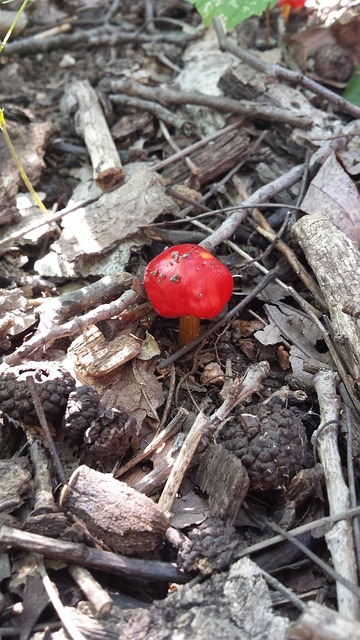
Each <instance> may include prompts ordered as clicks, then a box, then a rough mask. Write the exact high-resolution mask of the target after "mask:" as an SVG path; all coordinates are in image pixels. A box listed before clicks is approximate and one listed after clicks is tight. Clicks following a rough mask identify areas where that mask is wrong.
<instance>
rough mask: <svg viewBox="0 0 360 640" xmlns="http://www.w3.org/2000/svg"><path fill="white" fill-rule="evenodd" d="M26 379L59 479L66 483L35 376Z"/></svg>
mask: <svg viewBox="0 0 360 640" xmlns="http://www.w3.org/2000/svg"><path fill="white" fill-rule="evenodd" d="M26 381H27V385H28V387H29V390H30V393H31V397H32V401H33V403H34V407H35V410H36V413H37V416H38V418H39V423H40V426H41V429H42V431H43V434H44V438H45V441H46V444H47V447H48V449H49V453H50V456H51V460H52V463H53V465H54V469H55V471H56V474H57V477H58V480H59V481H60V482H61V484H65V483H66V477H65V473H64V470H63V468H62V464H61V462H60V458H59V455H58V452H57V450H56V447H55V444H54V440H53V437H52V435H51V433H50V429H49V425H48V423H47V420H46V416H45V411H44V408H43V406H42V403H41V400H40V396H39V393H38V390H37V387H36V384H35V381H34V378H33V377H32V376H28V377H27V380H26Z"/></svg>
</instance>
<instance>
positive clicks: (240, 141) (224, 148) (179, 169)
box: [163, 131, 250, 185]
mask: <svg viewBox="0 0 360 640" xmlns="http://www.w3.org/2000/svg"><path fill="white" fill-rule="evenodd" d="M249 144H250V138H249V136H248V135H247V134H246V133H244V132H242V131H230V132H228V133H224V135H223V136H221V137H220V138H217V139H216V140H215V141H214V142H213V143H212V144H210V145H208V146H207V147H205V148H204V149H202V150H200V151H196V152H193V153H191V154H188V155H187V156H186V157H187V158H190V160H191V161H192V162H193V163H194V164H195V165H196V166H197V167H198V168H199V175H198V180H199V182H200V184H201V185H202V184H206V183H208V182H211V181H214V180H217V179H218V178H219V176H222V175H223V174H224V173H225V172H226V171H229V170H230V169H231V168H232V167H233V166H234V165H235V164H236V163H238V162H240V161H241V160H242V159H244V158H245V157H246V155H247V153H248V151H249ZM163 175H164V177H165V178H166V179H167V180H169V181H170V182H171V183H172V184H174V183H178V182H185V181H186V179H187V178H188V177H189V170H188V169H187V168H186V166H185V165H184V163H183V162H181V163H176V164H175V165H172V166H171V168H167V169H165V170H164V172H163Z"/></svg>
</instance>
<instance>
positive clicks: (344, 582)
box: [268, 522, 360, 619]
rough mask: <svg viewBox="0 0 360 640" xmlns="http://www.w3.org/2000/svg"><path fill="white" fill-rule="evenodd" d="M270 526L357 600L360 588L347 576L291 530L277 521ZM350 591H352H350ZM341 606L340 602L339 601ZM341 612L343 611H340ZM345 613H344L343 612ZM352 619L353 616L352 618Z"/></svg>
mask: <svg viewBox="0 0 360 640" xmlns="http://www.w3.org/2000/svg"><path fill="white" fill-rule="evenodd" d="M268 526H269V527H270V528H271V529H272V530H273V531H275V532H276V533H280V535H282V536H283V537H284V538H285V539H286V540H288V541H289V542H291V543H292V544H293V545H294V546H295V547H297V548H298V549H299V550H300V551H301V552H302V553H303V554H304V555H305V556H306V557H307V558H309V559H310V560H311V561H312V562H314V564H316V565H317V566H318V567H320V569H321V570H322V571H324V573H325V574H327V575H329V576H330V577H331V578H332V579H333V580H334V582H337V583H339V582H340V583H341V586H343V587H345V588H346V591H347V595H348V598H350V597H352V596H355V598H354V599H355V601H356V600H358V599H359V598H360V588H359V587H358V586H357V585H356V584H354V583H353V582H350V580H348V579H347V578H344V576H343V575H341V574H340V573H339V572H338V571H335V569H333V568H332V567H331V566H330V565H329V564H328V563H327V562H324V560H322V559H321V558H319V556H317V555H316V553H314V552H313V551H311V550H310V549H308V548H307V547H306V546H305V545H304V544H303V543H302V542H300V541H299V540H297V538H295V537H294V536H293V535H292V534H291V533H290V532H289V531H285V529H282V528H281V527H279V526H278V525H277V524H275V522H268ZM349 591H350V592H351V593H349ZM338 606H339V603H338ZM340 613H341V611H340ZM343 615H344V614H343ZM350 619H351V618H350Z"/></svg>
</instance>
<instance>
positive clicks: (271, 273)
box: [158, 269, 277, 369]
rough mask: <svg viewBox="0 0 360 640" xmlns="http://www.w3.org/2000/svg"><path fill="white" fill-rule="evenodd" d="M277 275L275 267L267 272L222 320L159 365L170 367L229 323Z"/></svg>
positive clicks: (163, 367) (162, 367)
mask: <svg viewBox="0 0 360 640" xmlns="http://www.w3.org/2000/svg"><path fill="white" fill-rule="evenodd" d="M276 276H277V271H276V270H275V269H273V270H272V271H268V272H267V274H266V275H265V276H264V278H262V279H261V280H260V282H259V283H258V284H257V285H256V286H255V287H254V289H253V290H252V291H251V292H250V293H249V294H248V295H247V296H246V297H245V298H243V300H241V302H239V304H237V305H236V306H235V307H234V308H233V309H231V311H229V312H228V313H226V314H225V315H224V317H223V318H221V320H219V321H218V322H215V324H213V325H212V326H211V327H210V328H209V329H207V330H206V331H204V332H203V333H202V334H201V335H200V336H199V337H198V338H196V340H193V341H192V342H190V343H189V344H187V345H185V346H184V347H182V348H181V349H179V350H178V351H176V353H173V354H172V355H171V356H169V357H168V358H166V359H165V360H162V361H161V362H159V365H158V367H159V369H166V367H168V366H169V365H170V364H171V363H172V362H175V360H178V358H181V357H182V356H184V355H185V354H186V353H188V352H189V351H191V350H192V349H193V348H194V347H196V346H197V345H198V344H199V343H200V342H202V341H203V340H206V339H207V338H209V336H211V335H212V334H213V333H215V331H217V330H218V329H220V328H221V327H222V326H223V325H224V324H227V323H228V322H229V321H230V320H232V318H234V317H235V316H236V315H237V314H238V313H240V311H243V310H244V309H245V307H247V305H248V304H250V302H251V301H252V300H253V299H254V298H256V296H257V295H258V294H259V293H260V291H263V290H264V289H265V288H266V287H267V286H268V284H270V282H272V281H273V280H274V279H275V278H276Z"/></svg>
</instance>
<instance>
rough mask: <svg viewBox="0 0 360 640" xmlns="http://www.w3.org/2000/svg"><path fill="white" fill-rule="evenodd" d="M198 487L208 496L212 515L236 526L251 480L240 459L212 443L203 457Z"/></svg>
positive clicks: (197, 482) (198, 473)
mask: <svg viewBox="0 0 360 640" xmlns="http://www.w3.org/2000/svg"><path fill="white" fill-rule="evenodd" d="M196 484H198V485H199V487H200V489H201V491H203V492H205V493H206V494H207V495H208V500H209V509H210V513H211V515H213V516H216V517H218V518H221V519H223V520H226V521H227V522H230V523H233V522H234V521H235V519H236V517H237V515H238V513H239V511H240V508H241V505H242V503H243V501H244V499H245V497H246V494H247V491H248V488H249V484H250V480H249V476H248V474H247V471H246V469H245V467H244V465H243V464H242V462H241V460H240V459H239V458H237V457H236V456H235V455H234V454H233V453H232V452H231V451H227V450H226V449H225V447H223V446H222V445H220V444H211V445H209V446H208V448H207V449H206V452H205V453H204V454H203V455H202V456H201V461H200V465H199V469H198V471H197V474H196Z"/></svg>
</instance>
